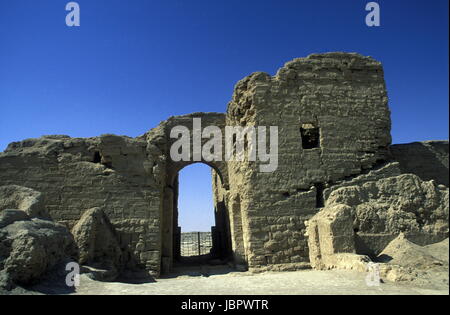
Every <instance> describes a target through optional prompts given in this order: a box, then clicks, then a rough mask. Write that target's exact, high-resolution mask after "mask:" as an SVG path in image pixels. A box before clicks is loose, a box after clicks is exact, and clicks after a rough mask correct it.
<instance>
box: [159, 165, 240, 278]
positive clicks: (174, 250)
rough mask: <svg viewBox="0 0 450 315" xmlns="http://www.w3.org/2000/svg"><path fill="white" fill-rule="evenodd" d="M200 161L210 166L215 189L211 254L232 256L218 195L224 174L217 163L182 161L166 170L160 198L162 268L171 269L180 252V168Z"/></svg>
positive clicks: (225, 215) (225, 211)
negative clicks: (162, 192)
mask: <svg viewBox="0 0 450 315" xmlns="http://www.w3.org/2000/svg"><path fill="white" fill-rule="evenodd" d="M196 163H201V164H205V165H208V166H209V167H211V168H212V170H213V171H212V182H213V189H214V192H213V194H214V218H215V225H214V227H213V229H212V242H213V243H212V257H213V258H221V259H225V258H227V257H231V254H232V249H231V232H230V222H229V213H228V209H227V204H226V201H225V198H223V196H221V195H222V194H223V193H224V192H225V191H226V188H225V187H226V186H225V184H224V182H223V175H222V171H221V170H220V167H218V166H217V165H214V164H211V163H205V162H193V163H183V164H179V165H177V166H178V167H174V168H171V169H170V172H168V174H167V179H166V180H167V181H166V187H165V189H164V198H163V216H162V249H161V250H162V251H161V254H162V256H161V264H162V266H161V270H162V272H163V273H168V272H170V270H171V268H172V266H173V263H174V261H176V260H179V259H180V258H181V252H180V239H179V237H180V228H179V222H178V192H179V188H178V187H179V176H178V174H179V172H180V171H181V170H182V169H183V168H185V167H186V166H188V165H192V164H196Z"/></svg>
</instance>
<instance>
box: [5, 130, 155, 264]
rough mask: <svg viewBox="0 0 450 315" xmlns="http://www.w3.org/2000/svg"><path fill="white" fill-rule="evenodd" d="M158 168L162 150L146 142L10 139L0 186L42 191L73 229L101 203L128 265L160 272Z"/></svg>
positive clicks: (56, 215) (48, 206)
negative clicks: (15, 140)
mask: <svg viewBox="0 0 450 315" xmlns="http://www.w3.org/2000/svg"><path fill="white" fill-rule="evenodd" d="M160 168H161V160H160V152H158V149H157V148H153V147H147V142H146V141H143V140H137V139H132V138H128V137H119V136H114V135H104V136H101V137H97V138H87V139H79V138H70V137H67V136H47V137H42V138H39V139H28V140H24V141H22V142H16V143H12V144H10V145H9V146H8V148H7V149H6V150H5V152H4V153H0V186H3V185H10V184H16V185H20V186H25V187H29V188H33V189H35V190H37V191H40V192H42V194H43V198H44V205H45V210H46V211H47V212H48V215H49V216H50V217H51V218H52V219H53V220H55V221H58V222H62V223H65V224H66V225H67V226H68V227H69V228H72V227H73V226H74V225H75V224H76V222H77V221H78V220H79V219H80V217H81V215H82V214H83V212H84V211H86V210H87V209H90V208H93V207H101V208H102V209H103V210H104V211H105V213H106V214H107V215H108V217H109V218H110V220H111V222H112V223H113V225H114V226H115V228H116V229H117V231H118V237H119V238H120V243H121V245H122V249H123V250H124V252H125V253H127V254H128V256H129V257H128V264H129V265H134V264H138V265H142V266H143V267H146V268H147V269H149V270H152V271H154V272H156V273H157V272H158V270H159V265H160V247H161V245H160V242H161V240H160V209H161V204H160V200H161V196H162V191H161V185H160V182H162V179H161V178H160V177H161V176H160V175H159V173H160V172H159V169H160Z"/></svg>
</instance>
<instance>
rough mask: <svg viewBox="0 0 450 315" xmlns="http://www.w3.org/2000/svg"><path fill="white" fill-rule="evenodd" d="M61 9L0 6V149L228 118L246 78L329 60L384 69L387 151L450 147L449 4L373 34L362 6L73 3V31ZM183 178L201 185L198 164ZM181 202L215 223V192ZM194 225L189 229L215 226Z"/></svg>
mask: <svg viewBox="0 0 450 315" xmlns="http://www.w3.org/2000/svg"><path fill="white" fill-rule="evenodd" d="M67 2H69V1H66V0H0V150H3V149H4V148H5V147H6V145H7V144H8V143H10V142H12V141H17V140H21V139H24V138H30V137H39V136H41V135H44V134H68V135H70V136H73V137H90V136H97V135H100V134H102V133H115V134H119V135H129V136H137V135H140V134H142V133H144V132H146V131H147V130H148V129H150V128H152V127H154V126H156V125H157V124H158V123H159V122H160V121H161V120H164V119H166V118H168V117H169V116H171V115H178V114H185V113H191V112H197V111H219V112H224V111H225V109H226V104H227V102H228V101H229V100H230V98H231V94H232V92H233V86H234V84H235V83H236V82H237V81H238V80H240V79H241V78H243V77H245V76H246V75H248V74H250V73H252V72H254V71H266V72H268V73H270V74H275V72H276V70H277V69H278V68H279V67H280V66H282V65H283V64H284V63H285V62H286V61H289V60H291V59H293V58H295V57H303V56H307V55H308V54H310V53H313V52H328V51H350V52H359V53H362V54H364V55H370V56H373V57H375V58H376V59H378V60H380V61H382V62H383V64H384V67H385V73H386V81H387V87H388V90H389V97H390V108H391V110H392V120H393V130H392V133H393V140H394V142H395V143H403V142H411V141H416V140H427V139H448V121H449V120H448V108H449V104H448V102H449V98H448V70H449V68H448V3H449V2H448V0H432V1H427V0H395V1H393V0H383V1H378V3H379V4H380V6H381V24H382V26H381V27H379V28H369V27H367V26H366V25H365V22H364V20H365V16H366V14H367V12H366V11H365V5H366V3H367V2H369V1H363V0H340V1H336V0H314V1H312V0H310V1H301V0H295V1H287V0H276V1H275V0H270V1H269V0H259V1H257V0H220V1H219V0H208V1H206V0H177V1H174V0H161V1H155V0H153V1H152V0H129V1H125V0H79V1H77V2H78V3H79V4H80V7H81V26H80V27H78V28H69V27H67V26H66V25H65V16H66V14H67V12H66V11H65V5H66V3H67ZM191 169H192V170H191ZM200 169H201V170H203V171H202V172H200V171H199V170H200ZM184 172H186V174H185V175H183V174H182V178H184V177H185V176H186V177H188V178H189V182H190V185H193V184H194V185H199V184H200V183H205V182H207V186H208V187H209V185H210V184H209V183H210V180H209V170H208V169H207V167H206V166H204V167H197V166H193V167H192V168H189V169H186V170H185V171H184ZM188 175H189V176H188ZM206 177H207V178H206ZM205 178H206V179H205ZM184 182H187V181H184V180H183V181H182V182H181V190H182V192H183V190H184V185H185V184H184ZM188 188H189V187H187V186H186V189H188ZM183 195H184V194H182V200H180V203H181V205H180V206H181V207H182V210H181V211H183V209H184V208H186V209H193V208H196V209H198V208H200V207H199V205H200V204H201V205H203V204H205V203H208V204H211V209H210V211H211V212H212V202H211V200H210V199H211V197H210V195H209V196H206V195H208V194H201V195H196V196H195V197H194V198H186V199H184V198H183ZM186 197H187V196H186ZM186 211H187V210H186ZM200 221H201V220H197V219H195V220H191V221H187V222H186V227H187V229H203V230H207V229H209V226H210V225H211V223H212V222H207V223H201V222H200ZM205 222H206V221H205ZM202 224H203V225H202Z"/></svg>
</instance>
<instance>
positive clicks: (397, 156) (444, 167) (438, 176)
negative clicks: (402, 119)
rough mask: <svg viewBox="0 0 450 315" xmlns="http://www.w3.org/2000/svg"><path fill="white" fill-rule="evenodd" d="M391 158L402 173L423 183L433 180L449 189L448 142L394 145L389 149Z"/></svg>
mask: <svg viewBox="0 0 450 315" xmlns="http://www.w3.org/2000/svg"><path fill="white" fill-rule="evenodd" d="M390 151H391V155H392V158H393V159H394V160H395V161H398V162H399V163H400V169H401V171H402V173H404V174H406V173H411V174H415V175H417V176H419V177H420V178H421V179H422V180H424V181H430V180H435V181H436V183H437V184H438V185H445V186H447V187H449V177H448V153H449V152H448V141H425V142H413V143H408V144H395V145H392V146H391V147H390Z"/></svg>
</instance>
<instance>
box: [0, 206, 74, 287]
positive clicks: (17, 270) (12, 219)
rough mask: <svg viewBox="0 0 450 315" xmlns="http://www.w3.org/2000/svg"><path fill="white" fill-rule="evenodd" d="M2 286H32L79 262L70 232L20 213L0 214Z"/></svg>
mask: <svg viewBox="0 0 450 315" xmlns="http://www.w3.org/2000/svg"><path fill="white" fill-rule="evenodd" d="M0 222H2V227H1V228H0V274H1V276H0V279H1V280H0V286H2V287H3V288H6V289H8V288H9V289H10V288H12V287H13V286H14V285H16V284H19V285H30V284H33V283H36V282H37V281H39V280H40V279H41V277H42V276H44V275H45V273H47V272H49V271H50V270H52V269H53V268H55V267H57V266H58V264H62V263H64V262H67V261H68V260H74V261H76V260H77V253H78V252H77V248H76V245H75V242H74V240H73V237H72V235H71V234H70V232H69V230H68V229H67V228H66V227H65V226H63V225H61V224H58V223H54V222H51V221H45V220H41V219H36V218H34V219H32V218H30V217H29V216H28V215H26V213H25V212H23V211H21V210H4V211H2V212H0Z"/></svg>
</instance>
